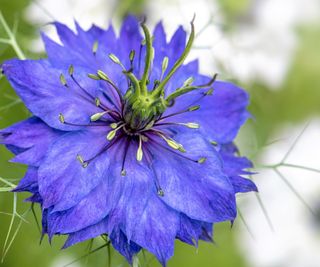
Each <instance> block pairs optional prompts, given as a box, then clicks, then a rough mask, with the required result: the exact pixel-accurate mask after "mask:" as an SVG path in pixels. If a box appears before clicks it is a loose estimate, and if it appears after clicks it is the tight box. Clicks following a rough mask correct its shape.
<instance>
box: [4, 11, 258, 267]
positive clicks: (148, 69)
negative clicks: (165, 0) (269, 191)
mask: <svg viewBox="0 0 320 267" xmlns="http://www.w3.org/2000/svg"><path fill="white" fill-rule="evenodd" d="M54 25H55V26H56V29H57V32H58V35H59V37H60V40H61V42H62V45H59V44H57V43H55V42H53V41H52V40H50V39H49V38H48V37H47V36H45V35H43V40H44V43H45V46H46V50H47V53H48V59H40V60H17V59H13V60H8V61H6V62H5V63H3V65H2V70H3V73H4V75H5V76H6V77H7V79H8V80H9V81H10V83H11V85H12V86H13V88H14V89H15V90H16V92H17V94H18V95H19V96H20V97H21V99H22V100H23V102H24V103H25V105H26V106H27V108H28V109H29V110H30V111H31V113H32V114H33V116H32V117H31V118H29V119H27V120H25V121H22V122H19V123H17V124H15V125H13V126H11V127H9V128H7V129H4V130H2V131H1V142H2V143H3V144H5V145H6V146H7V147H8V148H9V149H10V150H11V151H12V152H13V153H14V154H15V155H16V156H15V158H14V159H13V162H19V163H23V164H26V165H28V170H27V173H26V175H25V177H24V178H23V179H22V180H21V182H20V184H19V185H18V187H17V188H16V189H15V191H29V192H31V193H32V196H31V197H30V198H29V201H31V202H36V203H40V205H41V207H42V215H43V219H42V226H43V234H48V236H49V238H50V239H51V238H52V237H53V236H54V235H67V236H68V239H67V241H66V243H65V247H68V246H71V245H73V244H75V243H77V242H81V241H84V240H87V239H90V238H94V237H97V236H99V235H105V234H107V235H108V238H109V239H110V240H111V242H112V244H113V246H114V247H115V249H117V250H118V251H119V252H120V253H121V254H122V255H124V256H125V257H126V258H127V260H128V261H129V262H131V261H132V257H133V255H135V254H136V253H138V252H139V251H140V250H141V249H142V248H144V249H147V250H148V251H150V252H151V253H153V254H154V255H155V256H156V257H157V258H158V260H159V261H160V262H161V263H162V264H163V265H165V264H166V262H167V260H168V259H169V258H170V257H171V256H172V255H173V250H174V240H175V239H176V238H177V239H180V240H181V241H183V242H186V243H189V244H192V245H196V244H197V242H198V240H205V241H210V240H211V239H212V227H213V224H214V223H218V222H222V221H231V222H233V221H234V220H235V218H236V199H235V194H236V193H238V192H248V191H255V190H256V187H255V185H254V184H253V183H252V182H251V181H250V180H248V179H245V178H242V177H241V175H242V174H247V172H246V171H245V169H246V168H250V167H252V166H251V163H250V162H249V161H248V160H247V159H245V158H241V157H238V156H237V149H236V147H235V146H234V145H233V143H232V142H233V140H234V138H235V137H236V135H237V132H238V130H239V128H240V127H241V125H242V124H243V123H244V122H245V121H246V119H247V118H248V117H249V114H248V112H247V111H246V107H247V105H248V95H247V93H246V92H245V91H244V90H242V89H240V88H239V87H237V86H236V85H234V84H232V83H229V82H223V81H216V76H213V77H207V76H204V75H201V74H199V70H198V61H197V60H195V61H192V62H189V63H185V59H186V57H187V55H188V53H189V51H190V49H191V46H192V43H193V40H194V34H195V33H194V26H193V23H191V26H192V27H191V29H192V31H191V34H190V36H189V37H188V40H187V41H186V32H185V31H184V30H183V28H182V27H180V28H178V30H177V31H176V32H175V33H174V35H173V37H172V38H171V40H170V41H169V42H167V40H166V35H165V33H164V29H163V26H162V24H161V23H159V24H158V25H157V26H156V27H155V30H154V32H153V35H152V36H151V34H150V32H149V30H148V28H147V27H146V25H145V23H144V22H142V23H141V24H140V26H141V28H140V26H139V23H138V21H137V20H136V19H135V18H133V17H128V18H127V19H126V20H125V21H124V23H123V25H122V28H121V31H120V35H119V37H118V36H117V35H116V34H115V32H114V29H113V27H112V26H110V27H109V29H108V30H102V29H100V28H98V27H96V26H93V27H92V28H91V29H89V30H88V31H84V30H83V29H82V28H80V27H79V25H78V24H77V25H76V26H77V33H74V32H72V31H71V30H70V29H69V28H67V27H66V26H64V25H62V24H60V23H57V22H56V23H54ZM140 29H142V30H141V32H140ZM141 33H143V34H141Z"/></svg>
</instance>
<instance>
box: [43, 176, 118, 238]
mask: <svg viewBox="0 0 320 267" xmlns="http://www.w3.org/2000/svg"><path fill="white" fill-rule="evenodd" d="M108 187H109V188H108ZM108 189H109V190H108ZM108 191H110V185H108V184H107V182H105V181H103V182H101V183H100V184H99V186H96V187H95V188H94V189H93V190H92V191H91V192H90V194H89V195H88V196H86V197H84V198H83V199H82V200H80V201H79V203H78V204H77V205H75V206H74V207H73V208H70V209H69V210H65V211H56V212H55V211H54V210H50V212H49V213H48V215H47V224H48V233H49V234H50V235H51V234H52V235H53V234H68V233H72V232H77V231H81V230H83V229H85V228H87V227H89V226H91V225H95V224H97V223H99V222H100V221H101V220H103V219H104V218H105V217H106V216H107V215H108V213H109V211H110V208H111V204H112V203H113V202H112V201H109V200H110V198H109V197H108V196H107V194H108ZM66 194H67V195H69V192H66Z"/></svg>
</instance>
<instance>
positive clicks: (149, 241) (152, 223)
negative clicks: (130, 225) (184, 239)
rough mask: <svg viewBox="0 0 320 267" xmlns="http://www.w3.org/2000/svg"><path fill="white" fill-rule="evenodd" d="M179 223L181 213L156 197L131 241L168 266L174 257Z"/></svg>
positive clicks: (149, 202)
mask: <svg viewBox="0 0 320 267" xmlns="http://www.w3.org/2000/svg"><path fill="white" fill-rule="evenodd" d="M179 223H180V221H179V213H177V212H175V211H174V210H172V209H171V208H170V207H168V206H167V205H165V204H164V203H163V202H162V201H161V200H160V199H159V197H158V196H156V195H154V196H153V197H151V198H150V199H149V201H148V203H147V205H146V206H145V209H144V212H143V214H142V216H141V217H140V218H139V225H137V227H136V230H135V232H134V234H133V235H132V238H131V240H132V241H134V242H135V243H137V244H138V245H139V246H141V247H143V248H145V249H147V250H148V251H150V252H151V253H153V254H154V255H155V256H156V257H157V259H158V260H159V261H160V262H161V264H162V265H163V266H166V262H167V261H168V259H169V258H171V257H172V256H173V250H174V239H175V236H176V234H177V231H178V229H179Z"/></svg>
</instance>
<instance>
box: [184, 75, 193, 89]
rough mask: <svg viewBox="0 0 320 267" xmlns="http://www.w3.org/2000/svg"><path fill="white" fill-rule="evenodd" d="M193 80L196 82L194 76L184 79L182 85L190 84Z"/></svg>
mask: <svg viewBox="0 0 320 267" xmlns="http://www.w3.org/2000/svg"><path fill="white" fill-rule="evenodd" d="M193 82H194V78H193V77H189V78H188V79H187V80H185V81H184V83H183V85H182V87H187V86H190V85H191V84H192V83H193Z"/></svg>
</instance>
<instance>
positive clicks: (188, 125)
mask: <svg viewBox="0 0 320 267" xmlns="http://www.w3.org/2000/svg"><path fill="white" fill-rule="evenodd" d="M162 125H181V126H185V127H188V128H190V129H199V128H200V125H199V124H198V123H195V122H187V123H182V122H164V123H156V124H155V125H154V126H162Z"/></svg>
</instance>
